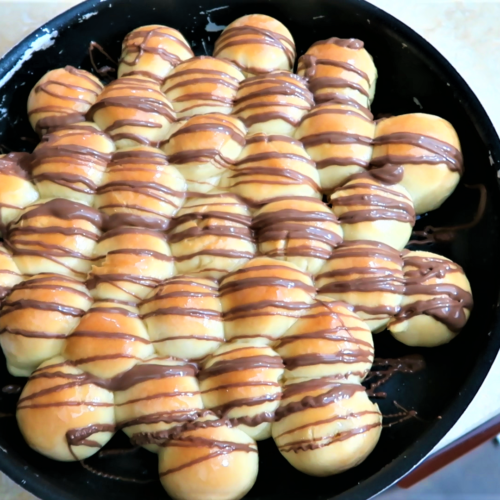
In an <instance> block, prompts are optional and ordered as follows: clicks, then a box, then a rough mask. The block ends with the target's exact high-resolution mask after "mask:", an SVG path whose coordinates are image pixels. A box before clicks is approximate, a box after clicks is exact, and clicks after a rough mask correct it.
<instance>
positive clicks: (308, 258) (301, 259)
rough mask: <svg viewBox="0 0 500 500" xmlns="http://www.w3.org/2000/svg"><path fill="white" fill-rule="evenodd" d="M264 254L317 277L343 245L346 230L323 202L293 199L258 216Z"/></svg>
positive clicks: (257, 228) (267, 207) (256, 226)
mask: <svg viewBox="0 0 500 500" xmlns="http://www.w3.org/2000/svg"><path fill="white" fill-rule="evenodd" d="M252 227H253V229H254V230H255V231H256V238H257V241H258V244H259V251H260V253H262V254H264V255H267V256H268V257H273V258H275V259H278V260H286V261H287V262H292V263H293V264H295V265H296V266H297V267H298V268H299V269H300V270H301V271H306V272H308V273H311V274H317V273H318V271H319V270H320V269H321V266H322V265H323V264H324V262H325V261H326V260H327V259H328V258H329V257H330V256H331V255H332V251H333V249H334V248H335V247H336V246H337V245H339V244H340V243H341V242H342V237H343V236H342V227H341V226H340V223H339V221H338V219H337V217H335V215H334V214H333V213H332V212H331V210H330V208H329V207H328V206H327V205H326V204H325V203H323V202H322V201H321V200H317V199H315V198H308V197H305V198H299V197H296V198H294V197H291V198H290V199H283V200H280V201H274V202H271V203H268V204H267V205H264V206H263V207H262V208H261V209H260V210H259V211H257V213H256V214H255V216H254V219H253V223H252Z"/></svg>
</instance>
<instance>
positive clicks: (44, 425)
mask: <svg viewBox="0 0 500 500" xmlns="http://www.w3.org/2000/svg"><path fill="white" fill-rule="evenodd" d="M113 406H114V399H113V393H112V392H111V391H109V390H107V389H105V388H102V387H99V386H97V385H95V384H94V383H93V382H92V381H91V379H90V378H89V377H88V376H87V375H86V374H85V372H83V371H82V370H80V369H79V368H77V367H75V366H73V365H72V364H71V363H70V362H68V361H66V360H65V359H64V358H63V357H62V356H57V357H55V358H52V359H51V360H49V361H46V362H44V363H42V364H41V365H40V367H39V368H38V370H36V371H35V373H33V375H32V376H31V377H30V379H29V380H28V382H27V384H26V385H25V387H24V389H23V392H22V393H21V397H20V398H19V402H18V405H17V413H16V416H17V423H18V425H19V429H20V430H21V433H22V434H23V436H24V439H25V440H26V442H27V443H28V445H29V446H31V448H33V449H34V450H36V451H37V452H38V453H41V454H42V455H45V456H46V457H49V458H52V459H54V460H60V461H63V462H72V461H77V460H85V459H86V458H88V457H90V456H92V455H94V454H95V453H97V452H98V451H99V450H100V449H101V448H102V447H103V446H104V445H105V444H106V443H107V442H108V441H109V440H110V439H111V438H112V437H113V434H114V432H115V412H114V408H113Z"/></svg>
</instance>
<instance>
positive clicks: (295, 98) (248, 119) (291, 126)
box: [233, 71, 314, 136]
mask: <svg viewBox="0 0 500 500" xmlns="http://www.w3.org/2000/svg"><path fill="white" fill-rule="evenodd" d="M312 106H314V99H313V95H312V94H311V92H309V90H308V88H307V84H306V81H305V80H304V79H303V78H301V77H300V76H297V75H295V74H293V73H290V72H289V71H272V72H270V73H267V74H265V75H261V76H254V77H252V78H247V79H246V80H245V81H243V82H241V83H240V88H239V89H238V94H237V96H236V101H235V106H234V111H233V113H234V114H235V115H236V116H237V117H238V118H240V119H241V121H242V122H243V123H244V124H245V125H246V126H247V127H248V133H249V134H256V133H258V132H263V133H266V134H282V135H290V136H292V135H293V133H294V131H295V129H296V127H297V126H298V124H299V123H300V120H301V118H302V117H303V116H304V115H305V114H306V113H307V112H308V111H309V110H310V109H311V107H312Z"/></svg>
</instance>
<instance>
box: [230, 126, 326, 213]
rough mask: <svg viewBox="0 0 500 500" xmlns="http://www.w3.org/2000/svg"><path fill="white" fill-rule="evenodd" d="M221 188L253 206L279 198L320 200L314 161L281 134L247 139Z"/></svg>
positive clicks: (300, 146)
mask: <svg viewBox="0 0 500 500" xmlns="http://www.w3.org/2000/svg"><path fill="white" fill-rule="evenodd" d="M221 186H224V187H227V188H229V189H230V190H231V191H232V192H233V193H236V194H237V195H239V196H241V197H242V198H244V199H245V200H247V201H248V202H249V203H250V204H251V205H256V206H257V205H263V204H264V203H269V202H270V201H274V200H275V199H276V198H281V197H284V198H287V199H289V198H290V197H294V196H309V197H314V198H320V197H321V195H320V189H319V176H318V171H317V170H316V166H315V164H314V162H313V161H312V160H311V159H310V158H309V155H308V154H307V153H306V152H305V150H304V147H303V146H302V144H301V143H300V142H298V141H295V140H293V139H290V137H287V136H282V135H267V134H255V135H253V136H250V137H248V138H247V144H246V146H245V147H244V148H243V151H242V152H241V154H240V156H239V157H238V159H237V161H236V164H235V166H234V168H233V169H232V171H231V172H229V173H228V174H227V176H225V177H224V178H223V180H222V183H221Z"/></svg>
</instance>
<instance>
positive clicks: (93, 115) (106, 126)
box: [88, 76, 175, 149]
mask: <svg viewBox="0 0 500 500" xmlns="http://www.w3.org/2000/svg"><path fill="white" fill-rule="evenodd" d="M88 117H89V119H90V120H93V121H95V122H96V123H97V125H98V126H99V127H100V128H101V129H102V130H104V132H107V133H108V134H109V135H110V136H111V137H112V139H113V140H114V141H115V144H116V147H117V148H118V149H123V148H127V147H132V146H139V145H145V146H157V145H158V144H159V143H160V142H161V141H163V140H164V139H165V138H166V136H167V134H168V131H169V129H170V126H171V123H172V122H174V121H175V112H174V108H173V107H172V104H171V103H170V101H169V100H168V99H167V98H166V97H165V95H164V94H163V92H161V91H160V86H159V85H158V83H156V82H155V81H154V80H150V79H148V78H146V77H141V76H124V77H123V78H118V79H117V80H114V81H112V82H111V83H110V84H109V85H107V86H106V87H105V88H104V90H103V91H102V94H101V95H100V96H99V97H98V99H97V101H96V103H95V104H94V105H93V106H92V108H91V109H90V111H89V114H88Z"/></svg>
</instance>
